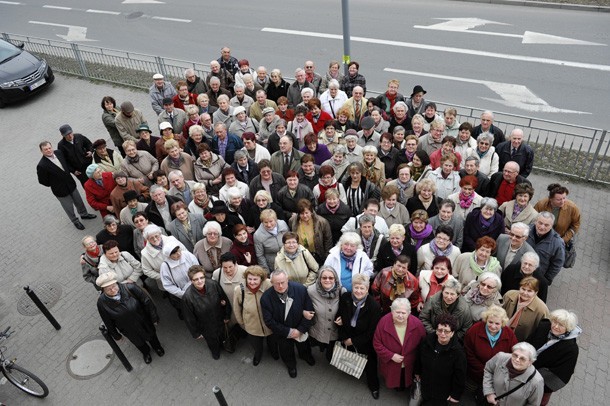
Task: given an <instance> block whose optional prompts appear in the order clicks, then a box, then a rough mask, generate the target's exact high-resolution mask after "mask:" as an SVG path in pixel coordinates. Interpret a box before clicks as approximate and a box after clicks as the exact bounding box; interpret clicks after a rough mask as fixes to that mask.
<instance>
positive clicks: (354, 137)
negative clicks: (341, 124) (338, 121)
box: [343, 128, 362, 163]
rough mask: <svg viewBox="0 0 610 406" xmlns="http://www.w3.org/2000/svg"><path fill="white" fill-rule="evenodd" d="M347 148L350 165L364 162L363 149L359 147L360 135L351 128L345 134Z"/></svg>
mask: <svg viewBox="0 0 610 406" xmlns="http://www.w3.org/2000/svg"><path fill="white" fill-rule="evenodd" d="M343 138H344V139H345V147H346V148H347V155H346V157H347V160H348V161H349V162H350V163H354V162H361V161H362V147H361V146H360V145H358V138H359V137H358V133H357V132H356V130H352V129H351V128H350V129H349V130H347V131H345V133H344V134H343Z"/></svg>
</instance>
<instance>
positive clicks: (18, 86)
mask: <svg viewBox="0 0 610 406" xmlns="http://www.w3.org/2000/svg"><path fill="white" fill-rule="evenodd" d="M53 80H55V76H54V75H53V71H52V70H51V67H50V66H49V64H47V61H45V60H44V59H42V58H39V57H37V56H35V55H32V54H31V53H29V52H28V51H24V50H23V44H20V45H19V46H15V45H13V44H11V43H9V42H6V41H3V40H0V107H3V106H4V105H6V104H8V103H12V102H14V101H17V100H21V99H25V98H27V97H30V96H31V95H33V94H36V93H38V92H39V91H41V90H42V89H44V88H46V87H48V86H49V85H50V84H51V83H53Z"/></svg>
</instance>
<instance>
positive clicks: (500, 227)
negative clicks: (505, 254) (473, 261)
mask: <svg viewBox="0 0 610 406" xmlns="http://www.w3.org/2000/svg"><path fill="white" fill-rule="evenodd" d="M480 214H481V209H480V208H479V207H477V208H476V209H474V210H473V211H472V212H471V213H470V214H469V215H468V216H466V221H465V222H464V241H463V242H462V252H471V251H474V250H475V249H476V245H477V240H478V239H479V238H481V237H483V236H488V237H491V238H493V239H494V240H496V239H497V238H498V237H499V236H500V234H504V218H503V217H502V214H501V213H498V212H497V211H496V212H495V213H494V215H493V217H492V218H491V219H490V220H489V221H491V224H490V225H489V227H487V228H483V225H482V224H481V220H480V219H479V216H480Z"/></svg>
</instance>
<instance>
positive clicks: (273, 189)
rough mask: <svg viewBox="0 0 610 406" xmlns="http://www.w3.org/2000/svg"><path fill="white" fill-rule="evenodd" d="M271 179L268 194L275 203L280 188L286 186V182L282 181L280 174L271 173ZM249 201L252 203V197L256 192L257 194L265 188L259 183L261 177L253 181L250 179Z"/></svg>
mask: <svg viewBox="0 0 610 406" xmlns="http://www.w3.org/2000/svg"><path fill="white" fill-rule="evenodd" d="M271 179H272V183H271V184H270V185H269V192H270V194H271V198H272V199H273V201H274V202H275V201H277V200H278V198H277V194H278V192H279V191H280V189H281V188H283V187H284V186H286V180H285V179H284V177H283V176H282V175H280V174H277V173H272V174H271ZM249 187H250V200H251V201H254V196H255V195H256V192H258V191H259V190H265V188H264V187H263V182H262V181H261V176H260V175H258V176H256V177H255V178H254V179H252V180H251V181H250V185H249Z"/></svg>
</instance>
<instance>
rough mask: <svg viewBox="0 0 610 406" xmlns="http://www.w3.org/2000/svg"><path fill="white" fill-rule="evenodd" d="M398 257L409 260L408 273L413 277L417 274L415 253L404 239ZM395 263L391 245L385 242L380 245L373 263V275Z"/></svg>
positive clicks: (412, 247)
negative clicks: (402, 256)
mask: <svg viewBox="0 0 610 406" xmlns="http://www.w3.org/2000/svg"><path fill="white" fill-rule="evenodd" d="M432 237H433V236H432ZM400 255H406V256H407V257H408V258H410V260H411V262H410V263H409V271H410V272H411V273H412V274H413V275H415V273H416V272H417V251H416V250H415V247H414V246H412V245H411V244H409V241H408V240H407V239H405V241H404V243H403V244H402V251H401V252H400ZM395 262H396V255H394V251H392V245H391V244H390V242H389V241H386V242H384V243H383V244H382V245H381V247H379V253H378V254H377V261H376V262H375V273H377V272H379V271H381V270H382V269H383V268H387V267H389V266H393V265H394V263H395Z"/></svg>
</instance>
